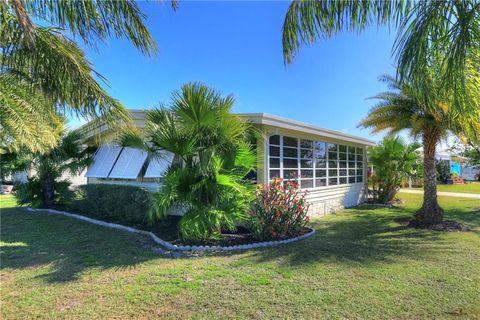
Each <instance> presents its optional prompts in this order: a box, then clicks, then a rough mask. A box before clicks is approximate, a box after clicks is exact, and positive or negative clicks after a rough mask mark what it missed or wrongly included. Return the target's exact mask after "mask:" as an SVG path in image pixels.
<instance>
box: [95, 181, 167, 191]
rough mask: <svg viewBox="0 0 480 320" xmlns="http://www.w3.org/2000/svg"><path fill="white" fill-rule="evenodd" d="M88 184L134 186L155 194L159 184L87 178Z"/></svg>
mask: <svg viewBox="0 0 480 320" xmlns="http://www.w3.org/2000/svg"><path fill="white" fill-rule="evenodd" d="M87 179H88V184H116V185H124V186H135V187H141V188H145V189H147V190H148V191H151V192H155V191H158V188H160V186H161V184H160V183H157V182H145V181H138V180H126V179H98V178H87Z"/></svg>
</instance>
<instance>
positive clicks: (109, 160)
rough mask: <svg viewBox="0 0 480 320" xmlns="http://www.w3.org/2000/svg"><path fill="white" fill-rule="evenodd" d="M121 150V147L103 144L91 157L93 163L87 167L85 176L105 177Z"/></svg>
mask: <svg viewBox="0 0 480 320" xmlns="http://www.w3.org/2000/svg"><path fill="white" fill-rule="evenodd" d="M121 150H122V147H118V146H113V145H104V146H101V147H100V149H98V150H97V152H96V153H95V155H94V157H93V163H92V165H91V166H90V167H89V168H88V171H87V173H86V174H85V176H86V177H90V178H106V177H108V174H109V173H110V170H112V167H113V164H114V163H115V160H117V157H118V155H119V153H120V151H121Z"/></svg>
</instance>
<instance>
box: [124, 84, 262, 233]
mask: <svg viewBox="0 0 480 320" xmlns="http://www.w3.org/2000/svg"><path fill="white" fill-rule="evenodd" d="M233 102H234V99H233V97H231V96H226V97H224V96H222V95H221V94H220V93H218V92H217V91H215V90H212V89H210V88H208V87H206V86H205V85H202V84H199V83H190V84H186V85H184V86H183V87H182V89H181V91H180V92H175V93H174V94H173V96H172V102H171V105H170V107H169V108H168V109H165V108H160V109H154V110H151V111H149V112H148V113H147V118H146V122H145V124H146V128H145V131H144V132H143V137H142V136H141V135H139V134H138V133H134V132H133V133H132V132H130V133H126V134H124V135H123V136H122V138H121V143H122V144H123V145H124V146H133V147H137V148H141V149H144V150H147V151H149V153H150V154H152V155H153V154H160V152H159V151H162V150H166V151H169V152H171V153H173V154H174V155H175V160H174V162H173V164H172V165H171V166H170V168H169V169H168V170H167V172H166V173H165V175H164V177H163V181H164V185H163V187H161V189H160V190H159V192H158V193H157V194H156V195H155V199H156V201H155V203H156V205H155V208H154V209H155V210H154V211H152V212H151V213H152V218H156V219H159V218H162V217H164V216H165V215H166V213H167V211H168V210H169V209H170V208H171V207H173V206H182V207H184V208H186V213H185V215H184V216H183V217H182V219H181V221H180V225H179V230H180V235H181V237H182V238H184V239H188V240H200V239H202V240H205V239H212V238H215V237H218V236H219V233H220V231H221V229H222V228H228V229H233V228H235V221H239V220H242V219H243V218H245V213H246V212H247V206H248V204H249V201H248V200H250V196H251V195H253V189H252V185H250V184H249V183H245V182H243V179H244V177H245V176H246V175H247V173H248V172H249V171H251V170H253V168H254V165H255V162H256V158H255V156H254V154H253V153H252V151H251V147H250V145H249V143H248V132H249V125H248V124H247V123H246V122H244V121H243V120H241V119H240V118H239V117H238V116H235V115H233V114H231V109H232V106H233Z"/></svg>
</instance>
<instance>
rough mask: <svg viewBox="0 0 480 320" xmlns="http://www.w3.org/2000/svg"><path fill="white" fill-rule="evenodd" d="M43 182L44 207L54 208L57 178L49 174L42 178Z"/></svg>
mask: <svg viewBox="0 0 480 320" xmlns="http://www.w3.org/2000/svg"><path fill="white" fill-rule="evenodd" d="M40 181H41V184H42V196H43V207H45V208H53V207H54V206H55V198H54V195H55V179H54V178H53V176H52V175H51V174H47V175H45V176H44V177H41V179H40Z"/></svg>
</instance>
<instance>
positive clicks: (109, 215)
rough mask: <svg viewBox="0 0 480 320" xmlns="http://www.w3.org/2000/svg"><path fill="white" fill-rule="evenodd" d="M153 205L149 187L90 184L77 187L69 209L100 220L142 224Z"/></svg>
mask: <svg viewBox="0 0 480 320" xmlns="http://www.w3.org/2000/svg"><path fill="white" fill-rule="evenodd" d="M151 207H152V195H151V193H150V192H148V190H145V189H143V188H140V187H135V186H123V185H109V184H88V185H83V186H80V187H78V189H77V192H76V199H75V200H74V201H72V202H71V203H70V204H69V205H68V206H67V208H68V210H70V211H74V212H78V213H81V214H85V215H88V216H91V217H94V218H98V219H100V220H106V221H111V222H117V223H124V224H134V225H138V224H143V223H145V222H146V216H147V213H148V211H149V210H150V208H151Z"/></svg>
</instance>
